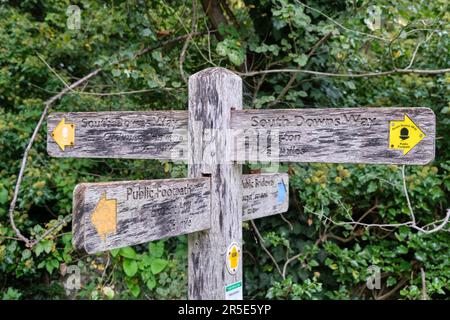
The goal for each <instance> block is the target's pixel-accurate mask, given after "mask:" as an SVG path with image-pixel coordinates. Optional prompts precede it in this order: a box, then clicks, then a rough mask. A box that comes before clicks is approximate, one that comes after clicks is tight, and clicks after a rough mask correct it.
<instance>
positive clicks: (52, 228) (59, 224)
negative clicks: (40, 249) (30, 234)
mask: <svg viewBox="0 0 450 320" xmlns="http://www.w3.org/2000/svg"><path fill="white" fill-rule="evenodd" d="M70 220H72V216H71V215H69V216H66V217H65V218H64V219H63V220H62V221H60V222H59V223H58V224H57V225H55V226H53V227H51V228H50V229H48V230H47V231H46V232H44V234H43V235H41V236H40V237H39V238H37V239H36V240H34V241H31V243H30V246H31V247H34V246H35V245H36V244H37V243H39V242H41V240H43V239H45V238H46V237H48V236H49V235H50V234H51V233H52V232H53V231H55V230H56V229H58V228H59V227H61V226H63V225H65V224H67V223H68V222H69V221H70Z"/></svg>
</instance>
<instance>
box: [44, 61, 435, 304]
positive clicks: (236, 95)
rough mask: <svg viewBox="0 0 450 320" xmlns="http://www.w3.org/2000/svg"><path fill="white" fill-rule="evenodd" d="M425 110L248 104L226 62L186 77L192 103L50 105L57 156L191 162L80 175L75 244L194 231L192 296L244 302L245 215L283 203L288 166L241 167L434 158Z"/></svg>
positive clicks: (90, 247) (431, 123) (129, 241)
mask: <svg viewBox="0 0 450 320" xmlns="http://www.w3.org/2000/svg"><path fill="white" fill-rule="evenodd" d="M434 139H435V116H434V113H433V112H432V111H431V110H430V109H428V108H340V109H329V108H328V109H295V110H292V109H289V110H280V109H279V110H242V80H241V79H240V77H238V76H237V75H235V74H234V73H232V72H230V71H228V70H226V69H223V68H209V69H206V70H203V71H201V72H198V73H196V74H194V75H192V76H191V77H190V78H189V110H188V111H148V112H98V113H97V112H85V113H53V114H51V115H49V117H48V135H47V150H48V153H49V154H50V155H51V156H55V157H91V158H124V159H125V158H127V159H161V160H171V161H184V162H187V163H188V169H189V177H188V178H186V179H166V180H147V181H124V182H104V183H82V184H79V185H77V186H76V188H75V191H74V197H73V222H72V229H73V243H74V246H75V247H76V248H78V249H82V250H85V251H86V252H88V253H95V252H100V251H105V250H109V249H112V248H119V247H124V246H129V245H134V244H139V243H144V242H148V241H153V240H157V239H162V238H166V237H173V236H177V235H182V234H188V238H189V250H188V254H189V257H188V276H189V288H188V296H189V298H190V299H242V298H243V283H242V222H243V221H247V220H251V219H256V218H262V217H266V216H270V215H273V214H277V213H282V212H285V211H287V209H288V205H289V196H288V195H289V191H288V190H289V177H288V175H287V174H286V173H263V174H250V175H242V173H241V172H242V168H241V163H242V162H244V161H267V162H280V161H290V162H330V163H333V162H334V163H336V162H345V163H373V164H393V163H396V164H426V163H428V162H430V161H432V160H433V158H434Z"/></svg>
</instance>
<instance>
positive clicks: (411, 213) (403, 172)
mask: <svg viewBox="0 0 450 320" xmlns="http://www.w3.org/2000/svg"><path fill="white" fill-rule="evenodd" d="M401 171H402V181H403V193H404V194H405V198H406V203H407V204H408V209H409V214H410V216H411V221H412V223H413V224H416V217H415V215H414V211H413V208H412V205H411V200H409V195H408V189H407V188H406V176H405V165H403V166H402V170H401Z"/></svg>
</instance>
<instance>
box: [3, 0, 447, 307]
mask: <svg viewBox="0 0 450 320" xmlns="http://www.w3.org/2000/svg"><path fill="white" fill-rule="evenodd" d="M208 2H209V1H208V0H203V1H200V0H197V1H195V2H194V3H193V2H192V1H181V0H177V1H169V0H155V1H139V0H129V1H118V0H115V1H91V0H86V1H61V0H46V1H38V0H22V1H6V0H0V148H1V149H0V298H3V299H42V298H47V299H60V298H61V299H64V298H67V295H66V292H65V290H64V287H63V285H64V281H65V280H66V279H67V274H66V270H67V268H68V267H70V266H72V265H77V266H78V267H80V268H81V275H82V280H81V284H82V289H81V290H79V291H76V292H71V293H70V294H69V297H70V298H77V299H113V298H114V299H117V298H119V299H130V298H139V299H178V298H186V289H187V279H186V271H187V240H186V237H178V238H173V239H167V240H163V241H158V242H154V243H149V244H143V245H139V246H135V247H132V248H131V247H130V248H124V249H120V250H113V251H111V252H108V253H104V254H98V255H94V256H85V255H80V253H77V252H76V251H74V249H73V247H72V245H71V232H70V230H71V226H70V215H71V206H72V191H73V189H74V186H75V185H76V184H77V183H80V182H87V181H97V182H99V181H113V180H125V179H126V180H130V179H153V178H163V177H184V176H185V175H186V168H185V166H184V165H180V164H177V165H175V164H172V163H168V162H162V161H137V160H135V161H129V160H92V159H53V158H50V157H49V156H48V155H47V154H46V142H45V139H46V138H45V137H46V135H45V132H46V127H45V124H44V126H43V127H42V128H41V130H40V131H39V135H38V137H37V139H36V142H35V144H34V145H33V148H32V150H31V152H30V154H29V157H28V165H27V168H26V171H25V178H24V181H23V184H22V188H21V192H20V195H19V200H18V203H17V207H16V210H15V212H14V218H15V221H16V224H17V227H18V228H19V229H20V230H21V231H22V233H23V234H24V235H25V236H27V237H29V238H30V239H39V238H40V236H42V235H43V234H44V232H45V231H46V230H49V229H50V228H52V227H54V226H56V229H55V230H54V231H53V232H51V234H50V235H48V236H47V237H45V239H43V240H42V241H40V242H39V243H38V244H37V245H35V246H34V247H33V248H27V247H26V246H25V244H24V242H22V241H19V240H18V239H17V236H16V234H15V233H14V231H13V230H12V228H11V224H10V221H9V217H8V207H9V203H10V201H11V199H12V195H13V189H14V185H15V183H16V179H17V174H18V172H19V167H20V161H21V157H22V155H23V152H24V150H25V147H26V145H27V143H28V141H29V139H30V136H31V134H32V132H33V130H34V128H35V126H36V124H37V122H38V120H39V117H40V115H41V113H42V110H43V109H44V101H46V100H47V99H49V98H50V97H52V96H54V95H55V94H57V93H58V92H60V91H61V90H62V89H63V88H64V84H63V82H62V80H63V81H65V82H66V83H69V84H70V83H73V82H75V81H76V80H78V79H79V78H81V77H83V76H85V75H86V74H88V73H90V72H92V71H93V70H95V69H96V68H99V67H101V68H102V69H103V71H102V72H100V73H99V74H98V75H97V76H95V77H93V78H91V79H90V80H89V81H88V82H86V83H84V84H83V85H81V86H79V87H77V88H76V89H74V90H73V91H70V92H68V93H67V94H66V95H65V96H64V97H63V98H62V100H60V101H59V102H57V103H55V104H54V105H53V106H52V108H51V111H106V110H153V109H185V108H186V102H187V86H186V83H185V81H184V79H185V78H187V77H188V76H189V74H193V73H195V72H197V71H199V70H201V69H203V68H207V67H210V66H222V67H226V68H229V69H231V70H234V71H236V72H240V74H241V75H242V77H243V79H244V86H245V89H244V98H245V101H244V102H245V108H306V107H308V108H315V107H357V106H370V107H401V106H404V107H416V106H417V107H430V108H432V109H433V110H434V112H435V114H436V118H437V139H436V159H435V161H434V162H433V163H431V164H429V165H426V166H408V167H406V169H405V171H406V185H407V188H408V193H409V196H410V199H411V204H412V209H413V210H414V212H415V216H416V219H417V224H418V225H420V226H425V225H427V224H429V223H432V222H434V221H438V220H440V219H443V218H444V216H445V212H446V209H447V208H449V207H450V204H449V200H450V196H449V194H450V193H449V188H450V148H449V145H450V143H449V137H450V132H449V123H450V117H449V115H450V102H449V92H450V91H449V88H450V74H449V73H438V74H431V75H423V74H416V73H392V74H388V75H385V76H373V77H361V78H354V77H333V76H316V75H314V74H308V73H301V72H299V73H287V72H276V73H272V74H260V73H259V74H255V75H251V74H248V73H249V72H252V71H261V70H266V69H298V70H314V71H322V72H330V73H336V74H348V73H359V72H380V71H387V70H395V69H397V68H398V69H405V68H408V67H409V69H442V68H448V66H449V59H450V55H449V45H450V42H449V36H448V32H449V21H450V14H449V12H450V11H449V10H448V1H446V0H434V1H425V0H415V1H408V0H395V1H390V0H379V1H366V0H340V1H338V0H336V1H329V0H315V1H312V0H302V2H300V1H299V0H261V1H256V0H221V1H213V2H211V3H210V7H209V8H210V10H209V11H207V10H205V7H207V4H208ZM71 4H76V5H78V6H79V7H80V8H81V10H82V13H81V26H80V29H79V30H70V29H69V28H68V27H67V25H66V22H67V18H68V16H67V14H66V10H67V8H68V6H69V5H71ZM304 4H306V6H305V5H304ZM373 5H376V7H374V6H373ZM206 12H207V13H206ZM378 15H379V16H380V17H381V19H380V20H376V19H375V18H376V17H377V16H378ZM204 31H211V32H210V33H206V34H205V33H203V34H201V35H199V34H193V36H192V38H186V37H181V38H179V40H178V41H171V39H175V38H176V37H178V36H183V35H186V34H189V33H192V32H197V33H201V32H204ZM145 48H151V49H150V50H148V51H147V52H146V53H145V54H142V55H140V56H138V53H139V52H142V51H141V50H143V49H145ZM413 57H414V59H413ZM411 62H412V63H411ZM46 64H48V66H47V65H46ZM410 64H411V65H410ZM181 65H182V67H180V66H181ZM409 65H410V66H409ZM50 67H51V68H52V69H53V70H52V69H51V68H50ZM141 90H144V91H142V92H141ZM133 91H140V92H133ZM111 93H116V94H111ZM118 93H120V94H118ZM259 168H260V166H259V165H251V166H247V167H246V170H259ZM282 169H283V170H284V171H288V172H289V174H290V181H291V184H290V197H291V203H290V209H289V212H288V213H286V214H285V215H284V219H283V217H281V216H274V217H271V218H265V219H261V220H257V221H255V224H254V226H253V225H252V224H251V223H246V224H244V240H245V247H244V249H245V253H244V254H245V255H244V261H245V263H244V275H245V277H244V280H245V298H249V299H253V298H274V299H367V298H370V299H373V298H376V299H420V298H432V299H446V298H448V296H449V292H450V287H449V279H450V262H449V261H450V259H449V252H450V250H449V243H450V233H449V231H448V226H446V227H445V228H443V230H441V231H439V232H436V233H432V234H425V233H421V232H419V231H418V230H415V229H412V228H409V227H400V228H390V227H389V228H379V227H371V228H368V227H363V226H355V225H351V224H339V223H338V224H336V222H344V221H350V220H351V219H354V220H355V221H360V222H363V223H368V224H372V223H378V224H380V223H383V224H386V223H401V222H407V221H409V220H410V210H409V208H408V205H407V201H406V198H405V194H404V192H403V189H402V174H401V167H398V166H394V165H391V166H381V165H378V166H375V165H350V164H348V165H347V164H345V165H344V164H340V165H334V164H308V163H305V164H283V165H282ZM330 219H331V220H330ZM332 221H333V222H335V223H333V222H332ZM255 227H256V228H257V229H255ZM256 230H259V233H260V234H261V237H262V238H263V239H264V241H263V242H261V239H260V238H259V236H258V233H257V232H256ZM262 245H264V247H265V248H266V249H267V250H268V252H270V254H271V256H269V255H268V254H267V253H266V251H265V250H264V249H263V247H262ZM373 265H375V266H378V267H379V268H380V269H381V272H382V274H381V276H382V279H381V283H382V288H381V289H380V290H369V289H367V287H366V278H367V276H369V275H370V274H371V272H370V270H369V269H368V267H369V266H373Z"/></svg>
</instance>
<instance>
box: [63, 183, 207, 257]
mask: <svg viewBox="0 0 450 320" xmlns="http://www.w3.org/2000/svg"><path fill="white" fill-rule="evenodd" d="M102 195H105V196H106V199H107V200H112V199H115V200H116V202H117V210H116V212H117V216H116V226H117V228H116V230H115V232H113V233H111V234H109V235H107V236H106V238H105V239H102V237H101V236H100V235H99V233H98V230H97V229H96V227H95V226H94V224H93V222H92V216H93V212H94V211H95V210H96V208H97V205H98V203H99V201H100V199H101V197H102ZM209 216H210V179H209V178H196V179H161V180H147V181H125V182H107V183H82V184H79V185H78V186H77V187H76V188H75V191H74V199H73V220H72V230H73V245H74V247H76V248H78V249H84V250H85V251H86V252H88V253H95V252H99V251H105V250H109V249H113V248H120V247H125V246H130V245H135V244H139V243H144V242H148V241H153V240H158V239H162V238H166V237H172V236H177V235H181V234H186V233H190V232H195V231H198V230H204V229H209V228H210V217H209Z"/></svg>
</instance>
